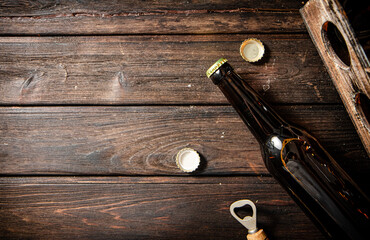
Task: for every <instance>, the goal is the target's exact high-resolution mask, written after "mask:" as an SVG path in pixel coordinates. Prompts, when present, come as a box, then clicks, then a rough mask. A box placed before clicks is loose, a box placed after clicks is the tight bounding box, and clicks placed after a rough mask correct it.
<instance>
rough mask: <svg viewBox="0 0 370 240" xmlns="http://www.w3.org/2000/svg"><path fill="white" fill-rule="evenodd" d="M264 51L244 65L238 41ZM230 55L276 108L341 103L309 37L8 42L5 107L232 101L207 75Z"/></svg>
mask: <svg viewBox="0 0 370 240" xmlns="http://www.w3.org/2000/svg"><path fill="white" fill-rule="evenodd" d="M251 36H253V37H258V38H260V39H261V40H262V41H263V42H264V44H265V45H266V48H267V52H266V56H265V58H264V60H263V62H262V63H261V64H249V63H246V62H245V61H244V60H243V59H242V58H241V57H240V55H239V50H238V49H239V47H240V43H241V42H242V41H243V40H244V39H246V38H248V37H251ZM220 57H226V58H228V59H229V61H230V63H231V64H232V65H233V66H234V67H235V69H236V71H237V72H238V73H239V74H240V75H241V76H242V77H244V78H246V79H248V81H249V82H250V84H251V86H252V87H254V88H255V89H256V90H257V91H259V92H260V93H261V94H262V95H264V97H265V99H266V100H267V101H269V102H274V103H285V104H287V103H305V104H307V103H340V99H339V97H338V95H337V93H336V91H335V88H334V87H333V85H332V83H331V81H330V79H329V76H328V75H327V73H326V70H325V68H324V66H323V64H322V62H321V60H320V57H319V55H318V54H317V51H316V49H315V47H314V45H313V44H312V42H311V40H310V38H309V36H308V35H306V34H303V35H302V34H295V35H271V34H269V35H266V34H264V35H200V36H188V35H185V36H183V35H177V36H109V37H108V36H101V37H2V38H0V102H1V104H13V105H18V104H32V105H35V104H196V103H201V104H207V103H212V104H214V103H223V104H225V103H227V100H226V98H225V97H224V96H223V95H222V93H221V92H220V91H219V89H218V88H217V86H215V85H214V84H213V83H212V81H210V80H209V79H207V77H206V76H205V72H206V70H207V69H208V67H209V66H211V65H212V64H213V63H214V62H215V61H216V60H217V59H218V58H220Z"/></svg>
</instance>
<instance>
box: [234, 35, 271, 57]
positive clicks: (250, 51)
mask: <svg viewBox="0 0 370 240" xmlns="http://www.w3.org/2000/svg"><path fill="white" fill-rule="evenodd" d="M264 53H265V47H264V46H263V44H262V42H261V41H260V40H258V39H256V38H249V39H247V40H245V41H244V42H243V43H242V45H240V55H242V58H243V59H244V60H245V61H247V62H257V61H259V60H260V59H261V58H262V56H263V54H264Z"/></svg>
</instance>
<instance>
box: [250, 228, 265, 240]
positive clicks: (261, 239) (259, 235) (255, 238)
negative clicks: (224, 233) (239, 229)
mask: <svg viewBox="0 0 370 240" xmlns="http://www.w3.org/2000/svg"><path fill="white" fill-rule="evenodd" d="M247 239H248V240H269V239H268V237H267V235H266V233H265V232H264V231H263V229H260V230H258V231H257V232H256V233H252V234H248V235H247Z"/></svg>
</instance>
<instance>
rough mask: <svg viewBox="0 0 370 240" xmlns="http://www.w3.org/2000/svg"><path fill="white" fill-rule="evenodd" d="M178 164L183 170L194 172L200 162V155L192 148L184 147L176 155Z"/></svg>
mask: <svg viewBox="0 0 370 240" xmlns="http://www.w3.org/2000/svg"><path fill="white" fill-rule="evenodd" d="M176 164H177V166H178V167H179V168H180V169H181V170H182V171H183V172H193V171H195V170H196V169H197V168H198V166H199V164H200V156H199V154H198V152H197V151H195V150H194V149H192V148H183V149H181V150H180V151H179V152H178V153H177V155H176Z"/></svg>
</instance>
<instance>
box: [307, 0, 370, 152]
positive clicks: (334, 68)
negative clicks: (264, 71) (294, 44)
mask: <svg viewBox="0 0 370 240" xmlns="http://www.w3.org/2000/svg"><path fill="white" fill-rule="evenodd" d="M301 13H302V16H303V18H304V19H305V23H306V25H307V28H308V30H309V32H310V35H311V37H312V39H313V41H314V42H315V44H316V47H317V49H318V51H319V53H320V55H321V58H322V59H323V62H324V63H325V66H326V67H327V69H328V72H329V73H330V76H331V78H332V80H333V82H334V85H335V87H336V88H337V90H338V92H339V95H340V96H341V98H342V101H343V103H344V105H345V107H346V109H347V111H348V113H349V116H350V117H351V119H352V121H353V123H354V125H355V127H356V130H357V132H358V134H359V136H360V138H361V140H362V142H363V144H364V146H365V149H366V150H367V152H368V154H369V155H370V122H369V121H370V116H369V113H368V110H366V111H365V110H364V109H368V108H369V107H370V106H368V104H369V98H370V75H369V73H370V62H369V60H368V58H367V56H366V54H365V51H364V49H363V48H362V46H361V45H360V43H359V42H358V40H357V39H356V36H355V33H354V31H353V29H352V27H351V25H350V23H349V21H348V19H347V17H346V14H345V12H344V10H343V8H342V7H341V6H340V4H339V2H338V1H336V0H330V1H322V0H311V1H309V2H308V3H307V5H305V7H304V8H302V10H301ZM328 22H330V23H331V24H334V25H335V26H336V28H337V29H338V30H339V34H341V35H342V38H343V41H344V45H346V46H347V53H346V55H347V57H348V63H347V62H346V60H343V59H344V56H342V60H343V61H342V60H341V58H340V57H338V55H337V53H338V50H337V49H335V48H334V47H333V46H335V45H334V44H333V43H332V42H330V38H329V37H328V35H329V34H335V33H333V31H334V29H329V28H328V25H327V24H328ZM330 30H331V31H332V32H330ZM344 48H345V47H344ZM357 94H363V96H364V98H367V101H365V102H364V101H363V100H364V99H362V100H361V102H360V101H359V98H358V95H357ZM361 104H362V105H361Z"/></svg>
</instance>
